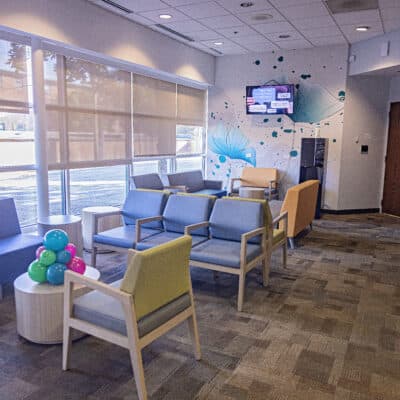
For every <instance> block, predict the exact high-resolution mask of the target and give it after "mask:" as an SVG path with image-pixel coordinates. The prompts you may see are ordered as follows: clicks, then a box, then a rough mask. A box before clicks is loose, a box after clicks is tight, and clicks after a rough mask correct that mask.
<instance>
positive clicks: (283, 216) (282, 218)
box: [271, 211, 288, 232]
mask: <svg viewBox="0 0 400 400" xmlns="http://www.w3.org/2000/svg"><path fill="white" fill-rule="evenodd" d="M280 221H283V230H284V231H285V232H287V225H288V212H287V211H285V212H283V213H282V214H279V215H278V216H277V217H275V218H274V219H273V220H272V223H271V228H272V229H274V226H275V225H276V224H277V223H278V222H280Z"/></svg>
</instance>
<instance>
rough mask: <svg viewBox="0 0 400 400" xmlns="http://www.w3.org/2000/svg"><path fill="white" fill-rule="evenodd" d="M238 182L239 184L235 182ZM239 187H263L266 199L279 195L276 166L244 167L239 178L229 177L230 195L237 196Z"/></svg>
mask: <svg viewBox="0 0 400 400" xmlns="http://www.w3.org/2000/svg"><path fill="white" fill-rule="evenodd" d="M236 182H239V183H240V184H239V186H235V183H236ZM239 187H254V188H260V189H264V193H265V197H266V198H267V199H268V200H271V199H273V198H278V197H279V182H278V170H277V169H276V168H253V167H245V168H243V170H242V176H241V177H240V178H232V179H231V187H230V195H231V196H237V195H238V193H239Z"/></svg>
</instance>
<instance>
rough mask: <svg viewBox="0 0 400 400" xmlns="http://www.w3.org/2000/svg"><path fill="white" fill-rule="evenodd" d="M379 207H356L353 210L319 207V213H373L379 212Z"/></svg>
mask: <svg viewBox="0 0 400 400" xmlns="http://www.w3.org/2000/svg"><path fill="white" fill-rule="evenodd" d="M379 212H380V210H379V208H356V209H353V210H326V209H321V213H323V214H336V215H344V214H374V213H379Z"/></svg>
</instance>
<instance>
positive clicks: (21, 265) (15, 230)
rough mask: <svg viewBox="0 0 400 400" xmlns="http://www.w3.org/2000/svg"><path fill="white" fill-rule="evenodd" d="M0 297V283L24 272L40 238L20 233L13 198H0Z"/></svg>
mask: <svg viewBox="0 0 400 400" xmlns="http://www.w3.org/2000/svg"><path fill="white" fill-rule="evenodd" d="M0 221H1V223H0V299H2V297H3V291H2V285H4V284H5V283H10V282H13V281H14V279H15V278H17V277H18V276H19V275H21V274H22V273H24V272H26V270H27V269H28V266H29V264H30V263H31V262H32V261H33V260H34V259H35V251H36V249H37V247H39V246H40V245H41V244H42V238H41V237H40V236H36V235H28V234H24V233H21V227H20V225H19V221H18V215H17V210H16V208H15V203H14V199H12V198H2V199H0Z"/></svg>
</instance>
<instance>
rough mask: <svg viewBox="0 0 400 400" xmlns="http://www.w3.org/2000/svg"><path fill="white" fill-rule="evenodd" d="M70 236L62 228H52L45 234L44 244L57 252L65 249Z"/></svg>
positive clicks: (48, 248)
mask: <svg viewBox="0 0 400 400" xmlns="http://www.w3.org/2000/svg"><path fill="white" fill-rule="evenodd" d="M68 242H69V238H68V235H67V234H66V232H64V231H63V230H61V229H52V230H51V231H48V232H47V233H46V234H45V235H44V239H43V244H44V246H45V247H46V249H47V250H53V251H55V252H57V251H60V250H64V248H65V246H66V245H67V244H68Z"/></svg>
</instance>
